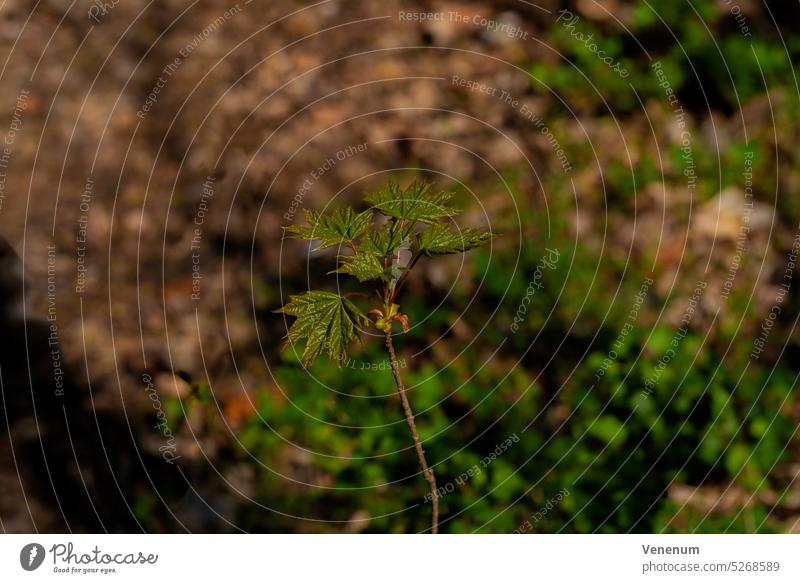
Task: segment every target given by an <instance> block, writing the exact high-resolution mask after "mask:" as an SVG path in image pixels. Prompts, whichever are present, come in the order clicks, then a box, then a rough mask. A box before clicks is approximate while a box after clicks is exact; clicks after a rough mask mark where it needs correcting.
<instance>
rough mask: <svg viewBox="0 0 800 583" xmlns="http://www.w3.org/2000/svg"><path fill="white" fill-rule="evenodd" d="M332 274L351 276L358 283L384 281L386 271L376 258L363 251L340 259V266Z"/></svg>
mask: <svg viewBox="0 0 800 583" xmlns="http://www.w3.org/2000/svg"><path fill="white" fill-rule="evenodd" d="M333 273H345V274H347V275H352V276H353V277H355V278H357V279H358V281H370V280H372V279H386V269H384V267H383V265H381V263H380V261H378V258H377V257H376V256H375V255H374V254H372V253H365V252H363V251H359V252H357V253H356V254H355V255H349V256H345V257H342V258H341V266H340V267H339V269H337V270H336V271H334V272H333Z"/></svg>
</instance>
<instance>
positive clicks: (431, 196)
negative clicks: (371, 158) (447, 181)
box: [364, 182, 458, 223]
mask: <svg viewBox="0 0 800 583" xmlns="http://www.w3.org/2000/svg"><path fill="white" fill-rule="evenodd" d="M453 194H454V193H452V192H445V191H440V192H433V191H432V187H431V185H430V184H429V183H427V182H413V183H412V184H410V185H409V186H408V187H407V188H405V189H403V188H400V185H399V184H397V183H396V182H389V183H387V184H386V186H384V187H383V188H381V189H380V190H379V191H377V192H371V193H369V194H367V195H366V196H365V197H364V200H365V201H366V202H367V203H369V204H371V205H373V206H374V207H375V209H376V210H377V211H378V212H380V213H383V214H384V215H387V216H390V217H394V218H396V219H399V220H401V221H406V222H415V221H421V222H423V223H432V222H434V221H435V220H436V219H440V218H442V217H452V216H454V215H456V214H458V210H457V209H455V208H453V207H451V206H449V205H448V203H449V202H450V199H451V198H453Z"/></svg>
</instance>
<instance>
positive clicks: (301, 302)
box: [276, 290, 369, 366]
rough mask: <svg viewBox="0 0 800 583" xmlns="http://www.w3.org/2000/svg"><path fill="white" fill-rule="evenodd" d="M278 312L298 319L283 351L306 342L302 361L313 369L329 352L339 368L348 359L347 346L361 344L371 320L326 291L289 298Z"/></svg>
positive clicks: (290, 330)
mask: <svg viewBox="0 0 800 583" xmlns="http://www.w3.org/2000/svg"><path fill="white" fill-rule="evenodd" d="M276 312H277V313H283V314H288V315H289V316H294V317H295V318H297V319H296V320H295V321H294V323H293V324H292V326H291V327H290V328H289V332H288V334H287V335H286V339H285V341H284V348H285V347H287V346H293V345H295V344H297V343H298V342H300V341H302V340H305V341H306V346H305V349H304V350H303V356H302V361H303V365H304V366H311V364H312V363H313V362H314V360H316V358H317V357H318V356H320V355H321V354H323V353H327V354H328V356H329V357H330V358H331V360H333V361H335V362H336V363H337V364H338V365H339V366H342V362H343V361H344V360H345V358H347V345H348V344H350V343H352V342H360V337H359V333H360V332H361V331H362V329H363V327H364V326H367V325H368V324H369V319H368V318H367V316H365V315H364V314H363V313H361V311H360V310H359V309H358V308H357V307H356V306H355V305H354V304H353V303H352V302H350V301H349V300H348V299H346V298H343V297H342V296H340V295H339V294H335V293H332V292H327V291H316V290H315V291H307V292H305V293H303V294H299V295H293V296H289V303H288V304H286V305H285V306H283V307H282V308H281V309H279V310H276Z"/></svg>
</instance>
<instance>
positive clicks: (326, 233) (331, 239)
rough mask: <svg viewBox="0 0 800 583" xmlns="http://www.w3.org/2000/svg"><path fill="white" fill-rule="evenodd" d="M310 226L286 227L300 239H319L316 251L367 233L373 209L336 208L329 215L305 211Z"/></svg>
mask: <svg viewBox="0 0 800 583" xmlns="http://www.w3.org/2000/svg"><path fill="white" fill-rule="evenodd" d="M304 214H305V216H306V221H308V226H304V225H290V226H288V227H284V230H285V231H286V232H287V233H290V235H291V236H293V237H296V238H298V239H307V240H309V241H319V242H320V243H319V245H317V247H316V249H314V250H315V251H318V250H320V249H325V248H326V247H333V246H335V245H341V244H342V243H350V242H353V241H355V240H356V239H358V238H359V237H360V236H361V235H363V234H364V233H366V232H367V231H368V230H369V228H370V226H372V215H373V213H372V211H371V210H367V211H364V212H363V213H357V212H355V211H354V210H353V209H352V207H346V208H344V209H336V210H334V211H333V212H332V213H330V214H328V215H321V214H320V213H319V212H317V211H311V210H306V211H304Z"/></svg>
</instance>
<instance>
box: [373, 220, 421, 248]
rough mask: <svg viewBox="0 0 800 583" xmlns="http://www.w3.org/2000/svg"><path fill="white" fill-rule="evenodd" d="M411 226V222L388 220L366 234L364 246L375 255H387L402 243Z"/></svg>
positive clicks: (409, 232)
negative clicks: (404, 223)
mask: <svg viewBox="0 0 800 583" xmlns="http://www.w3.org/2000/svg"><path fill="white" fill-rule="evenodd" d="M413 227H414V224H413V223H408V224H406V225H401V224H400V223H398V222H397V221H395V220H389V221H388V222H387V223H386V224H385V225H384V226H383V227H381V228H380V229H378V230H377V231H371V232H370V233H369V235H367V237H366V238H365V239H364V243H365V245H364V247H365V248H366V250H367V251H369V252H371V253H373V254H374V255H376V256H377V257H388V256H389V255H391V254H392V253H394V252H395V251H396V250H397V248H398V247H400V245H402V244H403V241H405V240H406V239H407V238H408V236H409V235H410V234H411V229H413Z"/></svg>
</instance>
